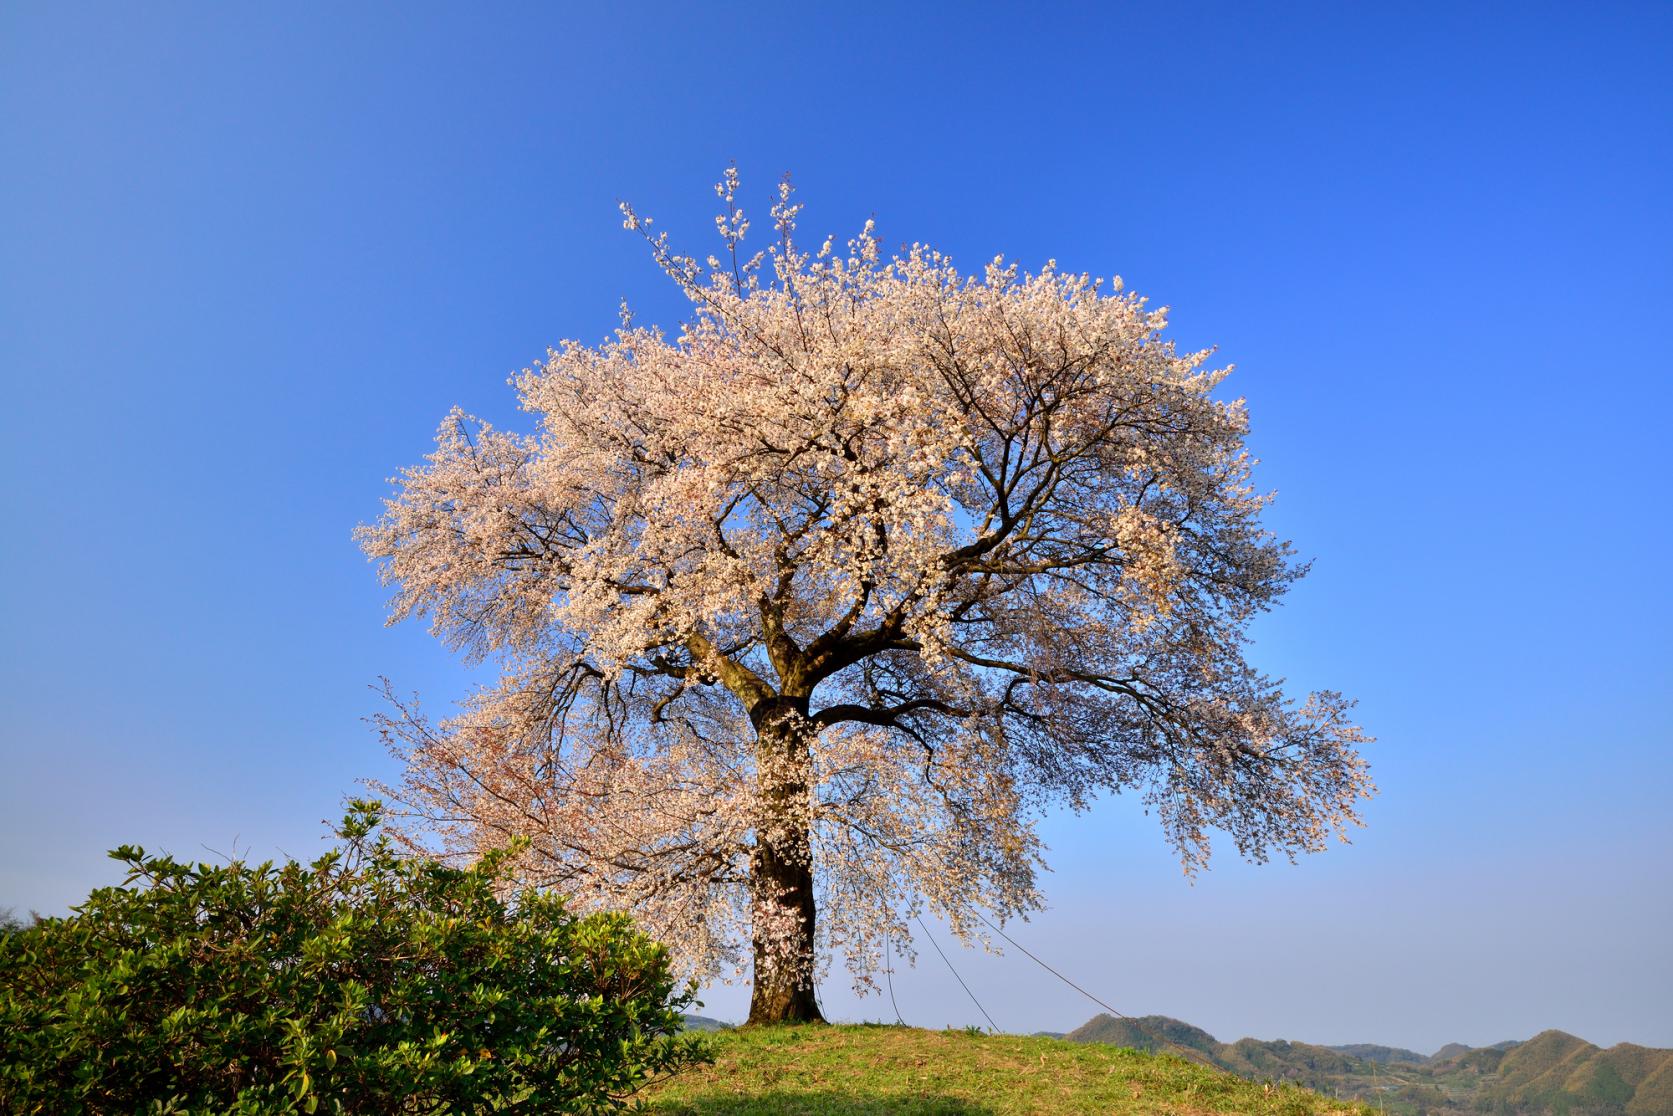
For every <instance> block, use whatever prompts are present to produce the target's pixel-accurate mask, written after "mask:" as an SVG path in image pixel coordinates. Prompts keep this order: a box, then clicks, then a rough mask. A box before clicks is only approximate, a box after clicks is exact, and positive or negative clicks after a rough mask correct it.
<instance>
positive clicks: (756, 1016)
mask: <svg viewBox="0 0 1673 1116" xmlns="http://www.w3.org/2000/svg"><path fill="white" fill-rule="evenodd" d="M824 1022H825V1016H824V1014H823V1013H822V1012H821V1011H820V1010H819V1003H818V1001H817V1000H815V999H814V998H813V989H811V988H797V989H794V990H792V989H785V990H783V991H781V992H778V993H777V994H776V995H775V994H774V992H773V991H772V990H765V989H760V988H757V989H756V990H755V994H754V995H753V996H751V997H750V1001H749V1018H748V1019H747V1020H745V1022H744V1026H746V1027H757V1026H767V1027H771V1026H777V1025H780V1024H785V1023H824Z"/></svg>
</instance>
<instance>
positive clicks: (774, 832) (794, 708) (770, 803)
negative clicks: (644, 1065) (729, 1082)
mask: <svg viewBox="0 0 1673 1116" xmlns="http://www.w3.org/2000/svg"><path fill="white" fill-rule="evenodd" d="M754 719H755V725H756V733H757V739H756V760H757V776H756V777H757V778H758V779H759V780H760V783H761V792H762V800H763V803H764V805H765V807H766V811H767V816H766V817H765V818H764V819H763V821H762V824H761V825H760V826H758V827H757V829H756V832H755V851H754V854H753V855H752V857H751V858H750V890H751V892H752V895H751V899H752V906H753V908H754V909H753V912H752V915H753V917H752V923H753V935H754V950H755V957H754V960H755V984H754V988H753V990H752V991H751V994H750V1000H749V1022H751V1023H823V1022H824V1021H825V1017H824V1016H823V1015H822V1014H820V1011H819V1003H818V1001H817V1000H816V999H815V998H814V994H813V974H814V961H815V958H814V954H813V942H814V919H815V915H816V912H815V910H814V902H813V848H812V841H811V834H810V832H809V828H810V820H811V819H810V818H809V817H808V815H807V807H808V786H807V763H808V745H809V741H810V732H811V726H810V725H809V724H808V723H807V717H806V707H805V704H804V703H797V702H784V703H782V704H780V703H774V704H773V707H772V708H769V709H764V710H761V711H759V714H758V716H756V717H755V718H754Z"/></svg>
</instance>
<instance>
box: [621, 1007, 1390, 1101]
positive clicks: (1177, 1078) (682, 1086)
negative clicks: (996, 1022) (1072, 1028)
mask: <svg viewBox="0 0 1673 1116" xmlns="http://www.w3.org/2000/svg"><path fill="white" fill-rule="evenodd" d="M709 1037H710V1043H711V1046H712V1048H713V1050H714V1051H715V1055H716V1061H715V1064H714V1065H712V1066H707V1067H703V1068H700V1069H696V1070H693V1071H690V1072H688V1073H686V1074H683V1075H682V1076H680V1077H679V1078H677V1079H676V1080H673V1081H670V1082H665V1083H663V1084H661V1085H658V1086H656V1087H654V1088H652V1089H650V1090H647V1091H646V1093H645V1094H644V1096H643V1098H642V1099H643V1101H644V1104H645V1108H646V1111H648V1112H652V1113H661V1114H663V1116H721V1114H725V1116H769V1114H771V1116H778V1114H781V1113H798V1114H804V1116H878V1114H882V1113H890V1114H893V1116H931V1114H934V1116H1011V1114H1021V1113H1065V1114H1073V1113H1086V1114H1090V1113H1126V1114H1131V1116H1138V1114H1140V1113H1144V1114H1156V1116H1161V1114H1175V1116H1211V1114H1215V1113H1240V1114H1271V1116H1368V1114H1369V1113H1370V1112H1371V1111H1372V1110H1371V1109H1368V1108H1364V1107H1362V1106H1360V1105H1357V1104H1352V1103H1349V1102H1344V1101H1333V1100H1329V1099H1327V1098H1325V1097H1321V1096H1319V1095H1317V1094H1315V1093H1309V1092H1306V1091H1305V1090H1302V1089H1299V1088H1296V1087H1294V1086H1265V1085H1259V1084H1256V1083H1254V1082H1250V1081H1243V1080H1240V1079H1239V1078H1237V1077H1234V1076H1232V1075H1231V1074H1229V1073H1223V1072H1220V1071H1218V1070H1214V1069H1210V1068H1207V1067H1205V1066H1201V1065H1197V1064H1195V1063H1192V1062H1187V1061H1184V1060H1183V1059H1181V1058H1176V1057H1172V1056H1168V1055H1153V1054H1143V1053H1138V1052H1135V1051H1131V1050H1120V1049H1114V1048H1111V1047H1105V1046H1101V1045H1096V1044H1093V1045H1088V1044H1082V1043H1073V1042H1066V1041H1064V1040H1062V1039H1051V1038H1032V1037H1027V1038H1025V1037H1023V1036H1020V1035H985V1034H972V1033H969V1032H965V1031H923V1030H918V1029H915V1028H911V1027H883V1026H861V1027H844V1026H835V1027H769V1028H742V1029H739V1030H735V1031H722V1032H719V1033H717V1034H715V1035H712V1036H709Z"/></svg>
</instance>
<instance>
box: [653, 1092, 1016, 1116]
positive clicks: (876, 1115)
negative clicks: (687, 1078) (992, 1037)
mask: <svg viewBox="0 0 1673 1116" xmlns="http://www.w3.org/2000/svg"><path fill="white" fill-rule="evenodd" d="M642 1111H644V1112H646V1113H654V1114H655V1116H992V1114H993V1112H994V1109H992V1108H989V1107H988V1106H987V1105H985V1104H972V1103H971V1102H970V1101H966V1100H960V1099H958V1098H957V1097H901V1096H883V1095H878V1094H871V1095H868V1094H866V1093H855V1092H845V1091H842V1090H837V1089H832V1090H827V1091H824V1092H817V1093H809V1092H804V1091H802V1090H800V1089H798V1090H796V1091H794V1092H781V1091H778V1090H772V1091H768V1092H761V1093H751V1094H750V1095H749V1096H747V1097H714V1096H708V1097H696V1098H692V1099H689V1100H685V1099H682V1100H664V1101H655V1102H652V1103H650V1104H647V1105H646V1106H645V1107H644V1109H643V1110H642Z"/></svg>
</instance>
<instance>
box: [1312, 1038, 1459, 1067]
mask: <svg viewBox="0 0 1673 1116" xmlns="http://www.w3.org/2000/svg"><path fill="white" fill-rule="evenodd" d="M1452 1045H1453V1046H1457V1047H1458V1049H1459V1051H1460V1052H1462V1051H1465V1050H1468V1049H1469V1047H1467V1046H1459V1045H1458V1044H1457V1043H1453V1044H1452ZM1330 1049H1332V1050H1335V1051H1337V1052H1339V1053H1342V1054H1351V1055H1352V1056H1353V1057H1355V1058H1362V1059H1364V1060H1365V1061H1367V1062H1376V1063H1377V1064H1378V1065H1383V1066H1387V1065H1392V1064H1394V1063H1395V1062H1409V1063H1410V1064H1412V1065H1414V1066H1421V1065H1422V1064H1423V1063H1425V1062H1427V1061H1428V1060H1429V1056H1428V1055H1426V1054H1419V1053H1418V1052H1417V1051H1415V1050H1405V1049H1403V1048H1401V1047H1398V1046H1378V1045H1377V1044H1376V1043H1374V1042H1354V1043H1349V1044H1348V1045H1347V1046H1332V1047H1331V1048H1330ZM1441 1049H1442V1050H1445V1049H1446V1047H1444V1046H1443V1047H1442V1048H1441Z"/></svg>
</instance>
